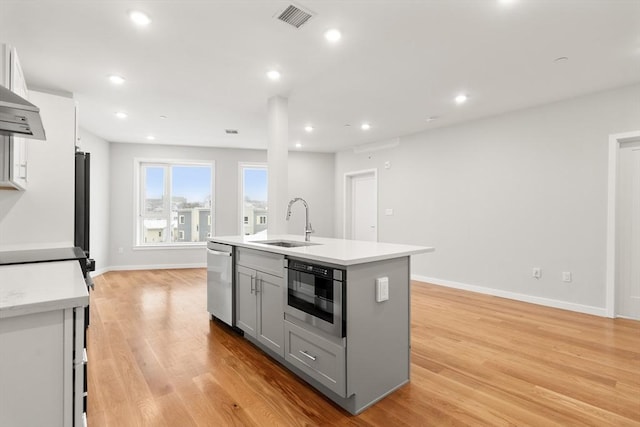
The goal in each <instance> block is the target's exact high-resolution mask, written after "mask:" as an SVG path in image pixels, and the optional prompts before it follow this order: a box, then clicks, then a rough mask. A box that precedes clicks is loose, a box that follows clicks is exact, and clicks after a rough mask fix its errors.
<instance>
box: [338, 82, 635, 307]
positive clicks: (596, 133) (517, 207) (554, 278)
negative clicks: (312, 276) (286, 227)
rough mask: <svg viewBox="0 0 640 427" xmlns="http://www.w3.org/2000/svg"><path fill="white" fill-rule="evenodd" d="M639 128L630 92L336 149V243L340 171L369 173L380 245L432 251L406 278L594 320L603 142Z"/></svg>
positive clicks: (601, 274)
mask: <svg viewBox="0 0 640 427" xmlns="http://www.w3.org/2000/svg"><path fill="white" fill-rule="evenodd" d="M638 128H640V85H636V86H631V87H625V88H620V89H617V90H611V91H607V92H602V93H597V94H593V95H590V96H584V97H580V98H576V99H571V100H567V101H564V102H559V103H554V104H550V105H546V106H541V107H537V108H532V109H527V110H523V111H517V112H512V113H509V114H505V115H501V116H497V117H492V118H488V119H485V120H479V121H474V122H469V123H466V124H462V125H458V126H452V127H448V128H441V129H434V130H433V131H427V132H423V133H419V134H416V135H411V136H406V137H402V138H401V142H400V145H399V146H398V147H396V148H392V149H389V150H384V151H377V152H372V153H363V154H354V153H353V152H351V151H344V152H341V153H338V154H337V155H336V182H335V190H336V210H335V214H336V223H335V229H336V235H338V236H340V235H341V233H342V221H343V218H342V206H343V200H342V197H343V194H342V193H343V190H342V185H343V180H344V173H345V172H348V171H353V170H360V169H369V168H378V172H379V174H378V177H379V187H378V188H379V190H378V191H379V199H378V200H379V239H380V241H383V242H384V241H387V242H403V243H411V244H419V245H427V246H434V247H435V248H436V252H434V253H431V254H425V255H419V256H415V257H413V258H412V263H413V264H412V274H413V275H414V277H415V278H419V279H423V280H429V281H434V282H439V283H444V284H449V285H452V286H458V287H463V288H467V289H472V290H478V291H483V292H487V293H492V294H496V295H502V296H507V297H512V298H516V299H522V300H528V301H532V302H537V303H542V304H547V305H551V306H558V307H564V308H569V309H573V310H576V311H584V312H591V313H595V314H604V309H603V308H604V304H605V261H606V256H605V243H606V240H605V239H606V210H607V206H606V203H607V144H608V136H609V134H612V133H620V132H626V131H631V130H634V129H638ZM385 161H390V162H391V168H390V169H384V162H385ZM386 208H393V210H394V215H393V216H384V211H385V209H386ZM532 267H541V268H542V278H541V279H539V280H536V279H533V278H531V270H532ZM563 271H571V272H572V273H573V282H571V283H563V282H562V280H561V274H562V272H563Z"/></svg>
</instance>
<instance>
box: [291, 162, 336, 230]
mask: <svg viewBox="0 0 640 427" xmlns="http://www.w3.org/2000/svg"><path fill="white" fill-rule="evenodd" d="M334 157H335V155H334V154H333V153H331V154H326V153H325V154H321V153H304V152H298V151H295V152H294V151H290V152H289V193H288V194H289V200H291V199H293V198H294V197H302V198H303V199H304V200H305V201H306V202H307V204H308V205H309V220H310V222H311V225H312V226H313V229H314V231H315V233H313V234H312V235H311V239H312V240H313V236H321V237H333V236H334V224H333V206H332V203H333V200H334V196H333V180H334ZM304 219H305V212H304V205H303V204H302V203H301V202H296V204H294V205H293V207H292V209H291V218H290V219H289V223H288V224H287V233H288V234H296V235H301V236H303V235H304V229H305V223H304Z"/></svg>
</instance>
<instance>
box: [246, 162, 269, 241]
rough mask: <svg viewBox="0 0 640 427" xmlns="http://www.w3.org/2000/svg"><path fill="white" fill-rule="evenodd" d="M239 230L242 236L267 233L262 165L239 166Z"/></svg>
mask: <svg viewBox="0 0 640 427" xmlns="http://www.w3.org/2000/svg"><path fill="white" fill-rule="evenodd" d="M240 182H241V189H242V191H241V192H240V206H241V209H240V212H241V217H240V218H241V221H240V229H241V230H242V234H244V235H247V236H249V235H254V234H258V233H266V231H267V221H268V212H267V189H268V188H267V167H266V166H265V165H264V164H248V163H241V164H240Z"/></svg>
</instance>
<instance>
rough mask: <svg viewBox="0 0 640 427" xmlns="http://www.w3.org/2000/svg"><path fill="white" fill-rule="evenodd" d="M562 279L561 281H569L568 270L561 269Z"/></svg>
mask: <svg viewBox="0 0 640 427" xmlns="http://www.w3.org/2000/svg"><path fill="white" fill-rule="evenodd" d="M562 281H563V282H567V283H569V282H571V272H570V271H563V272H562Z"/></svg>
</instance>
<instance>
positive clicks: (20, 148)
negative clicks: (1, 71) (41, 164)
mask: <svg viewBox="0 0 640 427" xmlns="http://www.w3.org/2000/svg"><path fill="white" fill-rule="evenodd" d="M10 78H11V86H10V88H11V90H12V91H13V92H15V93H16V94H18V95H20V96H21V97H23V98H24V99H29V91H28V90H27V82H26V80H25V79H24V73H23V72H22V67H21V66H20V61H18V54H17V53H16V50H15V49H11V76H10ZM11 145H12V147H11V172H12V173H11V174H12V177H11V178H12V181H13V182H14V184H15V185H16V187H18V188H19V189H21V190H24V189H26V188H27V143H26V139H25V138H20V137H17V136H12V137H11Z"/></svg>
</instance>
